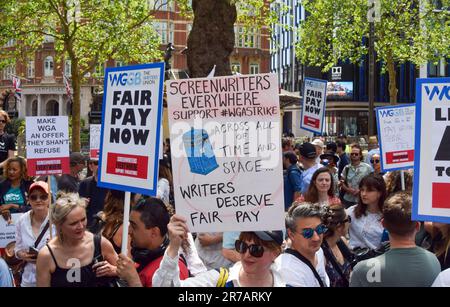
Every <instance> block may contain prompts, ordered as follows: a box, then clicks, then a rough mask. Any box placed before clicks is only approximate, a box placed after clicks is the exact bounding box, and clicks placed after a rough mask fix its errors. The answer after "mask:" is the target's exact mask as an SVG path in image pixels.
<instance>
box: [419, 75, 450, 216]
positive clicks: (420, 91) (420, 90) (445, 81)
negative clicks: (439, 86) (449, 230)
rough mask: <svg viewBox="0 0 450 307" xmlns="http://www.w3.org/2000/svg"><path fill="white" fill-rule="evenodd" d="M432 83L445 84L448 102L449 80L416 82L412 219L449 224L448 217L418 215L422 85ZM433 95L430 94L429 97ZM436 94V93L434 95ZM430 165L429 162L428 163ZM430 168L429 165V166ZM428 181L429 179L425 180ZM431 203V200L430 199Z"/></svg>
mask: <svg viewBox="0 0 450 307" xmlns="http://www.w3.org/2000/svg"><path fill="white" fill-rule="evenodd" d="M433 83H447V84H448V85H447V86H448V87H449V88H447V98H448V99H449V100H450V97H449V95H450V78H424V79H417V80H416V131H415V146H414V149H415V153H414V186H413V207H412V219H413V220H416V221H430V222H439V223H447V224H450V216H436V215H424V214H419V205H420V204H419V192H420V188H421V176H420V166H421V165H420V161H421V155H420V147H421V129H422V106H423V104H422V95H423V94H427V93H422V85H423V84H433ZM431 94H433V93H430V95H431ZM434 94H436V93H434ZM424 121H425V122H424V125H426V124H428V125H429V124H430V119H428V118H425V119H424ZM430 164H431V161H430ZM430 167H431V165H430ZM425 180H429V178H425ZM430 203H431V199H430Z"/></svg>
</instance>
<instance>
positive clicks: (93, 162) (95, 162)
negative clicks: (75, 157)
mask: <svg viewBox="0 0 450 307" xmlns="http://www.w3.org/2000/svg"><path fill="white" fill-rule="evenodd" d="M89 164H94V165H98V161H89Z"/></svg>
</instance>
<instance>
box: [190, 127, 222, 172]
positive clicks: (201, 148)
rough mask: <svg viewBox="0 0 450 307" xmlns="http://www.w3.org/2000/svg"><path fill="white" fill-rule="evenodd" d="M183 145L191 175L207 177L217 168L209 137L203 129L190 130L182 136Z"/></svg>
mask: <svg viewBox="0 0 450 307" xmlns="http://www.w3.org/2000/svg"><path fill="white" fill-rule="evenodd" d="M183 143H184V149H185V150H186V154H187V157H188V161H189V167H190V169H191V173H195V174H200V175H208V174H209V173H211V172H212V171H213V170H215V169H216V168H218V167H219V165H218V164H217V161H216V156H215V155H214V151H213V148H212V145H211V142H210V141H209V135H208V133H207V132H206V131H205V130H204V129H194V128H191V130H190V131H188V132H186V133H184V134H183Z"/></svg>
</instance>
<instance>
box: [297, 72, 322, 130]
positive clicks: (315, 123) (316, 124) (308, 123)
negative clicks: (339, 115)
mask: <svg viewBox="0 0 450 307" xmlns="http://www.w3.org/2000/svg"><path fill="white" fill-rule="evenodd" d="M326 92H327V81H325V80H319V79H311V78H305V88H304V91H303V105H302V116H301V119H300V128H302V129H305V130H308V131H310V132H314V133H318V134H322V130H323V123H324V117H325V107H326V97H327V93H326Z"/></svg>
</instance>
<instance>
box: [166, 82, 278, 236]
mask: <svg viewBox="0 0 450 307" xmlns="http://www.w3.org/2000/svg"><path fill="white" fill-rule="evenodd" d="M166 86H167V98H168V104H167V105H168V115H169V124H170V138H171V152H172V169H173V175H174V176H173V178H174V192H175V193H174V194H175V201H176V210H177V214H180V215H182V216H184V217H185V218H186V219H187V221H188V225H189V229H190V231H192V232H209V231H219V232H220V231H257V230H279V229H284V198H283V177H282V174H283V170H282V161H281V150H280V147H281V140H280V134H281V133H280V122H279V121H280V110H279V101H278V80H277V77H276V75H275V74H260V75H245V76H244V75H240V76H227V77H218V78H209V79H206V78H205V79H187V80H186V79H185V80H175V81H169V82H167V84H166Z"/></svg>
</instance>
